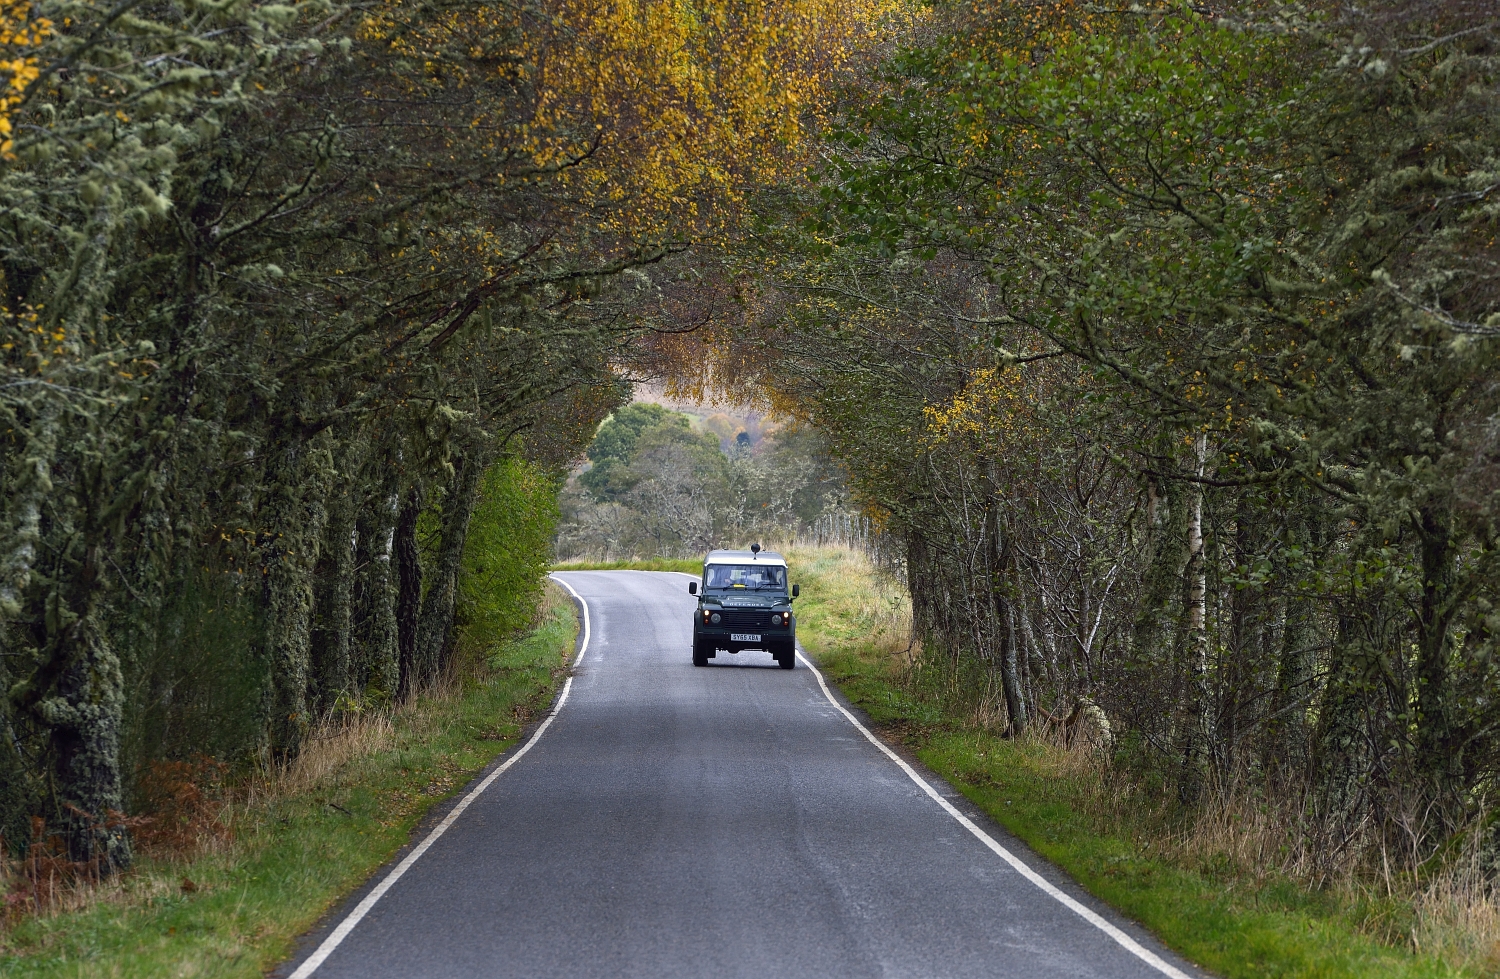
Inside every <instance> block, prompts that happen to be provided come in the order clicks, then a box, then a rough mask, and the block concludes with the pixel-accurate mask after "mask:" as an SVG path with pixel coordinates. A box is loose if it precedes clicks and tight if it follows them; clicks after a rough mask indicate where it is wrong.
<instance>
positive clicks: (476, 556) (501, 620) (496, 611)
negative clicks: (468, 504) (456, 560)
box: [459, 459, 558, 635]
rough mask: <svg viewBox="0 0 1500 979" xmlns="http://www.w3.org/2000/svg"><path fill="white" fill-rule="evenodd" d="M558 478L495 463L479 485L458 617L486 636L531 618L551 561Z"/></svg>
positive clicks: (514, 463)
mask: <svg viewBox="0 0 1500 979" xmlns="http://www.w3.org/2000/svg"><path fill="white" fill-rule="evenodd" d="M557 490H558V481H557V479H556V478H555V477H554V476H553V475H551V474H550V473H548V472H546V471H544V470H542V469H540V468H539V467H537V466H534V465H532V464H529V463H526V462H524V461H522V460H519V459H508V460H505V461H503V462H499V463H496V464H495V465H493V466H491V467H490V468H489V470H488V471H487V472H486V473H485V474H484V479H483V481H482V482H481V483H480V488H479V502H478V503H477V504H476V506H475V508H474V517H473V520H472V522H471V523H470V524H469V535H468V540H467V542H466V544H465V546H464V558H463V573H462V577H461V578H460V585H459V617H460V621H462V622H464V623H467V624H469V625H470V626H471V628H474V629H477V630H479V631H480V632H483V633H485V634H487V635H505V634H507V633H509V632H513V631H515V630H517V629H519V628H521V627H523V626H525V625H527V624H528V623H529V622H530V617H531V615H532V613H533V611H534V609H535V608H536V602H537V597H538V596H539V595H540V593H541V589H542V583H543V575H544V574H545V573H546V571H547V567H548V565H549V563H550V560H551V542H552V535H553V532H554V530H555V529H556V526H557Z"/></svg>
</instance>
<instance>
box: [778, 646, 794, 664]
mask: <svg viewBox="0 0 1500 979" xmlns="http://www.w3.org/2000/svg"><path fill="white" fill-rule="evenodd" d="M776 662H777V663H778V664H780V666H781V668H782V669H783V670H791V669H795V668H796V666H797V647H796V646H783V647H781V648H780V649H778V650H777V651H776Z"/></svg>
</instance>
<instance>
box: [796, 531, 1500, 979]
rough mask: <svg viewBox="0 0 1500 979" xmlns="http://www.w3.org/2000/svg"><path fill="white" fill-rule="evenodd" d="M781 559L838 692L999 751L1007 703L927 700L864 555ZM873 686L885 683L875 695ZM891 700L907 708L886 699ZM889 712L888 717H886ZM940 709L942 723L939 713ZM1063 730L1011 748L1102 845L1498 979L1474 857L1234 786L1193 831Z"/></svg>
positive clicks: (1213, 798) (825, 553) (825, 550)
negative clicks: (1339, 918) (984, 739)
mask: <svg viewBox="0 0 1500 979" xmlns="http://www.w3.org/2000/svg"><path fill="white" fill-rule="evenodd" d="M786 554H787V557H788V562H789V564H790V565H791V567H792V572H793V580H800V581H801V582H802V585H803V598H802V600H801V602H799V609H802V610H803V611H804V613H805V614H804V615H803V616H802V617H801V618H800V620H799V627H798V628H799V633H801V634H802V635H803V638H804V642H805V644H806V645H807V646H808V647H809V648H810V649H811V650H813V651H814V652H815V653H816V654H818V655H819V656H820V658H823V659H825V660H828V661H830V662H832V663H833V664H835V665H836V667H837V669H838V671H839V672H840V674H841V676H840V678H839V679H840V683H841V685H843V686H844V687H845V690H846V692H848V693H850V694H851V696H855V698H856V700H858V701H859V702H860V703H861V705H862V706H864V707H865V708H866V709H867V710H868V711H869V712H870V713H871V716H872V718H875V719H876V720H877V721H881V720H883V718H882V713H883V712H888V713H890V714H891V715H892V717H891V718H890V721H891V722H893V723H895V724H896V725H898V726H899V727H900V728H901V729H903V730H909V729H908V728H907V725H908V724H909V723H910V722H911V721H912V719H916V718H922V719H921V720H917V721H916V723H917V725H918V727H924V726H925V725H927V724H928V723H929V719H930V720H933V721H938V722H939V723H940V724H942V725H948V726H950V729H952V728H954V727H956V728H958V729H963V730H970V731H974V732H983V733H984V734H986V735H988V736H989V737H990V738H995V739H998V737H999V735H1000V734H1001V732H1002V731H1003V730H1004V728H1005V726H1006V723H1007V720H1008V719H1007V717H1006V713H1005V708H1004V704H1003V701H1002V700H1001V699H1000V698H999V697H998V696H990V695H985V696H980V697H978V698H977V699H974V698H970V699H968V700H963V699H953V700H951V701H950V700H944V699H942V698H941V696H940V695H939V696H938V698H937V699H936V700H934V699H933V697H934V692H933V691H928V692H927V693H926V694H924V693H923V692H922V691H921V690H920V689H919V688H918V687H917V686H915V685H914V683H913V678H914V676H915V675H916V673H915V671H914V669H913V667H914V665H915V663H916V662H917V659H918V657H919V654H920V650H919V649H918V648H917V647H916V646H915V644H914V643H913V642H912V639H911V620H910V607H909V604H908V603H907V599H906V595H905V590H904V588H903V587H902V586H901V585H900V583H899V582H897V581H895V580H894V579H892V578H891V577H890V576H888V575H885V574H882V573H881V572H879V571H878V570H877V569H876V568H875V567H874V565H873V564H872V563H871V561H870V560H869V559H868V558H867V557H866V556H865V555H864V554H863V553H862V552H859V551H855V550H850V549H846V548H837V547H801V546H792V547H789V548H787V549H786ZM855 662H857V663H858V664H859V665H858V666H857V667H856V666H855V665H854V663H855ZM873 678H879V679H880V683H870V682H869V681H870V679H873ZM881 683H883V684H885V687H884V688H882V687H881ZM862 684H865V685H866V687H865V689H864V690H863V691H861V690H860V688H861V685H862ZM892 689H893V690H896V691H900V694H899V695H897V694H894V693H892V692H887V691H890V690H892ZM917 701H921V703H917ZM887 704H889V705H891V709H890V710H889V711H884V708H885V707H886V705H887ZM935 705H936V706H939V707H941V710H940V711H934V709H933V708H934V706H935ZM924 715H926V716H925V717H924ZM1062 720H1063V719H1062V718H1058V719H1056V722H1051V721H1048V719H1047V718H1045V717H1043V718H1041V719H1040V721H1041V723H1039V724H1036V725H1034V726H1033V727H1032V728H1031V729H1030V730H1029V731H1028V732H1027V733H1026V735H1025V736H1024V737H1023V738H1022V739H1021V740H1020V741H1019V742H1010V743H1011V744H1013V745H1015V747H1016V748H1017V749H1019V752H1020V755H1021V756H1024V758H1025V763H1026V764H1027V765H1028V766H1029V767H1031V768H1033V769H1034V770H1035V771H1036V772H1037V773H1038V774H1039V775H1040V776H1041V777H1042V778H1043V780H1044V781H1045V782H1046V783H1047V784H1049V785H1051V786H1054V787H1061V786H1066V788H1065V789H1064V790H1063V793H1064V794H1065V795H1066V796H1067V797H1068V800H1069V803H1070V805H1072V806H1074V807H1075V808H1076V809H1077V810H1078V811H1080V812H1081V813H1082V814H1083V815H1084V816H1085V818H1086V819H1087V821H1088V822H1089V823H1090V824H1091V825H1093V826H1095V827H1097V828H1098V832H1100V833H1103V834H1106V835H1109V834H1120V833H1124V834H1126V835H1128V836H1129V837H1130V838H1131V839H1132V840H1133V844H1132V845H1133V846H1134V847H1136V848H1137V849H1138V851H1139V852H1140V853H1141V854H1142V855H1143V856H1144V855H1150V857H1151V858H1152V859H1160V860H1162V861H1164V862H1165V863H1167V864H1170V865H1172V866H1175V867H1179V868H1184V869H1188V870H1198V871H1200V872H1202V873H1204V874H1206V875H1208V876H1209V877H1211V878H1213V879H1219V880H1225V881H1229V880H1233V881H1236V883H1235V884H1233V886H1234V887H1236V888H1245V889H1246V890H1247V892H1254V891H1255V890H1257V889H1259V888H1261V887H1264V886H1269V887H1275V886H1296V887H1299V888H1301V889H1303V890H1304V892H1305V893H1307V894H1310V895H1313V894H1316V895H1321V896H1322V897H1321V898H1319V900H1324V899H1326V900H1327V901H1329V902H1331V905H1330V906H1337V907H1339V908H1342V909H1344V910H1343V911H1342V912H1340V913H1341V914H1343V915H1346V916H1347V920H1348V921H1350V922H1351V925H1350V926H1349V927H1353V928H1357V929H1358V930H1359V931H1362V932H1364V933H1365V934H1367V935H1369V936H1370V937H1373V938H1376V939H1378V940H1380V941H1381V942H1383V943H1385V944H1386V945H1390V946H1395V947H1401V946H1405V947H1407V948H1410V949H1411V950H1413V951H1416V952H1423V953H1427V954H1431V955H1436V956H1439V957H1441V959H1442V960H1444V961H1445V962H1446V963H1448V964H1449V966H1450V967H1452V968H1455V969H1457V970H1460V971H1461V972H1462V973H1463V974H1466V975H1477V976H1495V977H1500V892H1497V888H1496V886H1495V883H1494V882H1493V881H1492V880H1491V878H1490V877H1489V876H1488V875H1487V874H1486V873H1485V872H1484V870H1483V869H1482V868H1481V865H1480V860H1479V856H1478V853H1477V852H1474V853H1467V854H1463V855H1460V856H1457V857H1450V858H1449V859H1448V860H1447V862H1446V864H1445V866H1444V867H1443V868H1441V869H1439V870H1434V869H1433V868H1432V865H1431V864H1427V865H1423V864H1422V863H1421V862H1420V859H1419V855H1418V854H1417V853H1416V852H1415V851H1412V849H1411V848H1410V847H1406V848H1404V849H1403V848H1401V847H1400V846H1399V841H1400V840H1401V839H1402V838H1403V837H1405V836H1412V837H1415V836H1416V835H1420V834H1418V833H1417V832H1416V827H1415V826H1413V827H1412V832H1411V833H1403V832H1402V831H1401V830H1400V829H1399V828H1398V829H1397V830H1396V832H1395V834H1394V839H1395V840H1396V841H1397V846H1396V847H1395V848H1394V849H1392V847H1391V844H1390V842H1389V841H1388V840H1384V841H1383V838H1382V835H1381V834H1380V833H1377V832H1376V831H1375V828H1374V827H1371V826H1364V827H1358V828H1356V832H1354V833H1353V834H1350V833H1348V832H1347V830H1346V831H1344V832H1341V833H1340V834H1339V836H1340V838H1339V839H1338V840H1330V839H1328V838H1327V832H1328V831H1326V830H1320V829H1319V827H1318V826H1317V825H1316V823H1317V820H1316V818H1315V815H1314V814H1313V813H1312V808H1311V807H1310V806H1309V804H1308V802H1307V800H1305V799H1302V798H1300V797H1298V796H1296V795H1295V794H1294V793H1288V794H1287V795H1286V796H1285V797H1282V798H1267V797H1265V796H1264V795H1262V794H1256V795H1251V794H1249V793H1247V792H1246V791H1244V790H1243V788H1242V787H1239V786H1227V787H1218V788H1216V789H1211V790H1210V791H1209V792H1207V793H1206V794H1205V800H1204V802H1203V804H1202V805H1200V806H1199V807H1198V808H1197V810H1196V811H1195V812H1194V813H1193V814H1192V815H1191V816H1190V817H1186V818H1185V817H1184V815H1183V813H1182V812H1181V811H1180V810H1179V809H1178V808H1177V807H1176V806H1175V805H1172V804H1170V803H1171V800H1168V799H1163V798H1159V797H1158V795H1159V794H1157V793H1151V792H1148V791H1146V790H1145V789H1144V788H1143V787H1142V785H1140V784H1138V783H1137V782H1136V781H1135V780H1134V779H1133V778H1132V777H1131V776H1130V775H1129V774H1128V773H1126V772H1123V771H1121V770H1120V769H1117V768H1115V767H1113V766H1112V765H1111V763H1110V757H1109V752H1108V751H1105V750H1101V747H1100V746H1099V745H1098V744H1097V743H1096V742H1094V741H1092V740H1091V739H1089V738H1081V737H1078V736H1077V734H1076V732H1075V731H1070V730H1068V729H1066V728H1065V727H1064V726H1063V725H1062V724H1061V723H1060V722H1061V721H1062ZM889 730H890V733H895V731H896V729H894V728H893V729H889ZM910 730H914V729H910ZM983 750H988V749H983ZM983 759H984V755H983V754H981V755H979V756H977V758H976V759H972V760H971V763H972V766H973V771H972V774H974V775H975V776H976V777H981V778H982V769H983V766H984V764H985V762H984V760H983ZM968 767H969V763H966V764H965V768H966V769H967V768H968ZM1387 801H1388V803H1389V804H1390V805H1391V806H1396V804H1397V800H1387ZM1480 835H1481V834H1479V833H1474V834H1470V836H1471V838H1473V839H1478V838H1479V837H1480ZM1288 882H1289V883H1288Z"/></svg>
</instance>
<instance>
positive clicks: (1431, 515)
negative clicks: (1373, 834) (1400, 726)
mask: <svg viewBox="0 0 1500 979" xmlns="http://www.w3.org/2000/svg"><path fill="white" fill-rule="evenodd" d="M1418 538H1419V540H1420V543H1421V561H1422V593H1421V599H1420V601H1419V603H1418V608H1417V630H1416V632H1417V635H1416V640H1417V641H1416V646H1417V671H1416V672H1417V690H1416V703H1417V718H1416V720H1417V730H1416V766H1417V775H1418V777H1419V778H1421V779H1422V780H1423V782H1424V783H1425V784H1424V786H1423V794H1424V796H1425V798H1424V800H1423V801H1424V803H1425V805H1426V806H1427V808H1428V809H1429V810H1430V811H1431V813H1432V815H1433V816H1434V817H1436V818H1437V819H1438V820H1439V821H1440V822H1442V823H1443V824H1445V827H1446V828H1447V829H1450V830H1452V829H1456V828H1457V826H1458V825H1459V823H1460V822H1461V820H1462V818H1463V811H1464V800H1463V798H1462V796H1463V792H1464V789H1463V786H1464V785H1465V778H1464V766H1465V762H1466V759H1465V758H1464V747H1465V741H1466V739H1465V737H1464V736H1463V734H1464V733H1463V731H1462V730H1461V729H1460V724H1459V721H1458V720H1457V714H1458V705H1457V699H1458V698H1457V692H1456V691H1455V690H1454V689H1453V687H1454V684H1453V675H1452V674H1453V663H1452V659H1453V651H1452V635H1451V633H1452V620H1453V611H1454V607H1455V605H1456V599H1455V595H1454V591H1455V588H1454V578H1455V568H1454V565H1455V563H1456V556H1455V550H1456V548H1455V547H1454V546H1453V536H1452V528H1451V519H1450V516H1449V514H1448V513H1446V512H1445V511H1444V510H1442V509H1440V508H1439V506H1437V505H1433V504H1429V505H1427V506H1424V507H1423V508H1422V509H1421V512H1420V514H1419V517H1418Z"/></svg>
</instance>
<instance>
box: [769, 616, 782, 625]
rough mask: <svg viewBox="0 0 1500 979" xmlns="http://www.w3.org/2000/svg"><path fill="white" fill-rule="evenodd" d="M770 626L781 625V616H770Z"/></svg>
mask: <svg viewBox="0 0 1500 979" xmlns="http://www.w3.org/2000/svg"><path fill="white" fill-rule="evenodd" d="M771 624H772V625H781V616H780V615H773V616H771Z"/></svg>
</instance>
